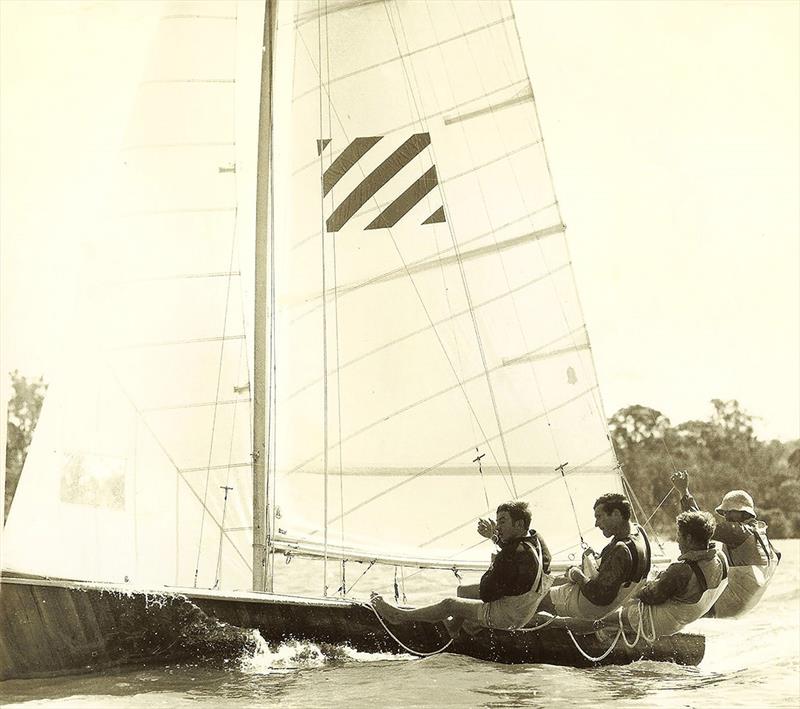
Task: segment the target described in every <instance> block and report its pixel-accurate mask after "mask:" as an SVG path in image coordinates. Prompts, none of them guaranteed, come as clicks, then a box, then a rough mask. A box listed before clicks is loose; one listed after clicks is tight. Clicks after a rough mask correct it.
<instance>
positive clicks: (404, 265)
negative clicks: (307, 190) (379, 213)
mask: <svg viewBox="0 0 800 709" xmlns="http://www.w3.org/2000/svg"><path fill="white" fill-rule="evenodd" d="M299 38H300V41H301V42H302V44H303V48H304V49H305V51H306V54H307V55H308V57H309V60H310V61H311V62H312V64H313V60H314V56H313V54H312V53H311V51H310V50H309V48H308V45H307V44H306V42H305V39H304V38H303V37H302V35H299ZM331 113H332V115H335V116H336V119H337V122H338V123H339V125H340V127H341V128H342V129H343V130H344V125H343V123H342V120H341V118H340V117H339V115H338V112H337V111H336V107H335V106H333V104H331ZM343 137H344V138H345V140H346V139H347V135H346V133H344V134H343ZM358 169H359V170H361V171H362V175H363V168H362V167H361V166H359V167H358ZM373 200H374V197H373ZM386 231H387V233H388V235H389V237H390V238H391V240H392V244H393V246H394V248H395V251H396V252H397V255H398V258H399V259H400V262H401V264H402V268H403V269H404V271H405V273H406V275H407V277H408V278H409V281H410V283H411V286H412V288H413V290H414V293H415V295H416V297H417V300H418V302H419V304H420V307H421V308H422V310H423V312H424V314H425V317H426V319H427V321H428V323H429V324H430V325H431V329H432V331H433V333H434V336H435V337H436V340H437V342H438V344H439V347H440V348H441V350H442V354H443V356H444V358H445V361H446V362H447V364H448V366H449V368H450V370H451V372H452V373H453V375H454V377H455V379H456V382H457V386H458V387H459V389H460V390H461V393H462V394H463V396H464V400H465V402H466V404H467V406H468V407H469V409H470V411H471V413H472V416H473V418H474V419H475V422H476V424H477V426H478V427H479V429H480V431H481V435H482V436H483V438H484V441H485V442H486V444H487V447H488V448H489V451H490V452H491V454H492V457H493V458H494V459H495V464H496V465H497V467H498V469H500V470H502V467H501V466H500V464H499V462H498V461H497V456H496V454H495V452H494V449H493V448H492V446H491V444H489V443H488V441H489V438H488V436H487V435H486V433H485V431H484V430H483V426H482V424H481V423H480V419H479V418H478V416H477V413H476V412H475V409H474V408H473V406H472V401H471V400H470V398H469V397H468V396H467V393H466V390H465V389H464V386H463V383H462V382H461V381H460V378H459V377H458V374H457V372H456V370H455V367H454V365H453V362H452V360H451V358H450V356H449V355H448V353H447V349H446V348H445V346H444V342H443V341H442V337H441V334H440V333H439V332H438V330H437V328H436V327H434V325H433V319H432V318H431V315H430V312H429V310H428V308H427V306H426V305H425V301H424V299H423V298H422V294H421V293H420V291H419V287H418V285H417V283H416V282H415V280H414V278H413V277H412V276H411V273H410V272H409V267H408V264H407V262H406V261H405V259H404V258H403V255H402V252H401V251H400V248H399V246H398V244H397V240H396V239H395V238H394V235H393V234H392V230H391V228H388V229H387V230H386ZM323 297H324V296H323Z"/></svg>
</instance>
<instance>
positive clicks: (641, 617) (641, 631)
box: [617, 601, 656, 647]
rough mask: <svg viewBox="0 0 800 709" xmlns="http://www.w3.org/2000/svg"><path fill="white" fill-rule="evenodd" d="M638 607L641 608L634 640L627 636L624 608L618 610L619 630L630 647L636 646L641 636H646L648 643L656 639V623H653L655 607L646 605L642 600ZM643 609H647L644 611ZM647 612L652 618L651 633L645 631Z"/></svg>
mask: <svg viewBox="0 0 800 709" xmlns="http://www.w3.org/2000/svg"><path fill="white" fill-rule="evenodd" d="M637 607H638V609H639V622H638V623H637V626H636V637H635V638H634V640H633V642H628V638H627V637H626V636H625V629H624V627H623V623H622V608H620V609H619V611H618V612H617V618H618V621H619V630H620V633H621V634H622V640H623V642H624V643H625V644H626V645H627V646H628V647H634V646H635V645H636V643H638V642H639V638H644V640H646V641H647V642H648V643H653V642H655V640H656V630H655V625H654V624H653V607H652V606H645V605H644V603H642V602H641V601H639V602H638V604H637ZM643 609H646V611H644V610H643ZM645 612H647V614H648V617H649V618H650V635H649V636H648V634H647V633H646V632H645V629H644V615H645Z"/></svg>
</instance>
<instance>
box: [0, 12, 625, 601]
mask: <svg viewBox="0 0 800 709" xmlns="http://www.w3.org/2000/svg"><path fill="white" fill-rule="evenodd" d="M263 15H264V8H263V6H262V7H259V6H258V4H250V3H240V4H239V5H236V4H233V3H227V2H219V3H205V2H203V3H180V4H178V5H176V6H174V7H173V8H171V9H169V10H168V11H167V12H166V14H165V17H164V19H163V20H162V22H161V24H160V27H159V34H158V36H157V37H156V39H155V43H154V54H153V57H154V59H153V62H152V63H151V65H150V68H149V69H148V74H147V76H146V77H145V80H144V81H143V82H142V84H141V86H140V87H139V92H138V96H137V101H136V110H135V113H134V116H133V120H132V125H131V130H130V132H129V138H128V144H127V146H126V149H125V150H123V152H122V157H121V167H122V169H123V172H124V175H123V180H122V181H121V182H120V189H119V197H120V201H119V203H118V204H117V205H115V208H114V213H113V215H112V218H111V220H110V221H109V226H108V228H107V229H106V230H105V231H104V232H103V235H102V239H101V241H100V243H99V244H98V248H97V253H96V259H95V261H96V265H97V267H96V268H93V269H92V268H90V269H88V270H87V274H88V276H87V279H86V288H85V292H84V298H83V311H82V312H83V313H84V315H83V316H82V318H81V320H80V329H76V331H75V333H74V343H75V347H74V350H75V351H74V352H68V353H65V355H69V358H68V359H69V363H68V364H66V365H65V368H64V377H63V378H61V379H60V380H59V382H56V383H54V384H53V386H52V387H51V389H50V391H49V392H48V396H47V400H46V403H45V407H44V412H43V414H42V420H41V422H40V425H39V427H38V429H37V433H36V436H35V440H34V444H33V446H32V449H31V452H30V455H29V458H28V461H27V462H26V466H25V471H24V474H23V477H22V480H21V482H20V486H19V488H18V491H17V495H16V499H15V501H14V505H13V507H12V511H11V514H10V517H9V520H8V525H7V528H6V531H7V534H6V560H5V561H6V565H7V567H8V568H11V569H14V570H18V571H26V572H29V573H38V574H44V575H50V576H61V577H68V578H81V579H90V580H102V581H121V580H123V579H125V578H126V577H127V578H128V579H130V580H131V581H135V582H137V583H141V584H156V585H198V586H202V587H212V586H218V587H221V588H247V587H249V585H250V578H251V573H252V568H251V567H252V564H251V558H252V557H251V551H250V547H251V544H252V540H253V535H252V499H253V498H252V487H253V482H252V478H253V474H252V459H251V451H252V436H251V433H252V431H251V429H252V402H251V394H250V392H251V382H252V373H251V368H252V364H251V362H250V361H249V358H250V350H249V343H250V342H251V341H252V337H251V334H252V331H253V327H254V324H253V323H252V321H251V319H250V318H251V315H250V314H251V312H252V307H251V301H252V291H251V289H250V285H249V284H250V283H251V282H252V273H253V266H252V262H251V261H252V255H251V254H252V252H253V245H252V242H253V232H254V223H255V216H254V215H255V208H256V204H255V182H256V180H255V164H256V157H255V156H256V150H257V120H258V103H259V85H258V84H259V69H260V63H261V51H260V48H261V36H262V32H261V23H262V22H263ZM274 67H275V73H274V85H273V92H272V100H273V112H274V126H273V132H272V134H273V144H272V175H271V177H272V192H271V209H272V212H273V214H272V218H273V232H272V238H271V239H270V244H271V250H270V254H269V258H270V259H271V261H270V266H271V268H270V273H271V274H272V277H271V279H270V294H269V310H270V318H269V322H268V323H266V324H263V325H262V324H260V325H259V326H263V327H267V328H268V333H269V342H270V362H269V366H270V387H271V388H270V395H269V400H270V414H269V424H268V425H269V431H268V433H269V436H268V439H269V454H268V466H267V467H268V472H269V476H270V496H271V503H270V508H269V515H270V519H271V522H272V524H271V527H272V530H273V535H272V539H271V540H270V543H271V544H272V545H273V549H276V550H289V551H291V552H292V553H298V554H306V555H310V556H314V557H322V558H327V557H330V558H337V559H338V558H342V559H362V560H378V561H383V562H384V563H389V564H407V565H410V566H414V565H431V566H441V567H444V568H447V567H452V566H463V567H466V566H474V565H477V564H480V563H482V562H483V563H485V562H486V560H487V557H488V553H489V551H490V549H489V544H488V543H481V540H480V538H478V537H477V535H476V534H475V519H476V517H477V516H479V515H485V514H488V513H489V512H490V511H491V510H492V509H493V508H494V507H495V506H496V505H497V504H499V503H500V502H502V501H504V500H508V499H512V498H520V499H524V500H528V501H529V502H530V503H531V507H532V510H533V513H534V526H535V527H536V528H537V529H538V530H539V531H540V532H541V533H542V534H543V535H544V537H545V538H546V539H547V541H548V543H549V545H550V547H551V549H552V551H553V552H555V554H556V558H557V560H560V561H562V562H563V561H565V560H566V559H567V558H568V556H569V555H570V554H574V553H575V552H576V551H578V549H579V543H580V541H581V535H583V536H584V537H585V538H586V540H587V541H592V534H591V530H592V528H593V516H592V506H591V503H592V501H593V500H594V498H595V497H597V496H598V495H599V494H601V493H603V492H608V491H621V490H622V484H621V480H620V477H619V474H618V471H617V470H616V460H615V457H614V454H613V451H612V449H611V445H610V442H609V439H608V435H607V431H606V424H605V416H604V413H603V410H602V404H601V401H600V395H599V391H598V387H597V381H596V375H595V369H594V365H593V362H592V357H591V350H590V346H589V339H588V335H587V332H586V326H585V323H584V318H583V315H582V312H581V308H580V304H579V300H578V296H577V291H576V288H575V284H574V280H573V272H572V267H571V262H570V256H569V252H568V249H567V243H566V239H565V234H564V225H563V223H562V219H561V215H560V212H559V208H558V203H557V199H556V196H555V193H554V190H553V186H552V180H551V177H550V173H549V167H548V164H547V158H546V154H545V151H544V144H543V141H542V136H541V131H540V127H539V122H538V117H537V114H536V106H535V102H534V97H533V92H532V89H531V85H530V82H529V79H528V74H527V71H526V68H525V64H524V58H523V55H522V52H521V49H520V43H519V39H518V36H517V32H516V27H515V24H514V16H513V8H512V6H511V5H510V4H509V3H507V2H495V1H487V0H478V1H475V2H448V1H444V0H442V1H439V2H431V3H422V2H403V1H397V2H392V1H386V2H383V1H367V0H342V1H341V2H331V1H330V0H329V1H328V2H318V1H317V0H309V1H308V2H288V1H287V2H281V3H279V4H278V15H277V36H276V49H275V57H274ZM86 313H91V317H89V316H87V315H86ZM476 459H480V460H479V462H478V461H476ZM45 520H46V524H45ZM587 535H588V536H587ZM594 541H598V539H597V538H594ZM279 585H280V578H279V577H278V578H276V587H279Z"/></svg>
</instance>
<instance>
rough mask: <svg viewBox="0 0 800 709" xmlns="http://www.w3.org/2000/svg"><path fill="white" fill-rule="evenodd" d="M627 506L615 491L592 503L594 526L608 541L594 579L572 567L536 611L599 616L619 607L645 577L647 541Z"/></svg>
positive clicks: (570, 615)
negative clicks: (632, 519)
mask: <svg viewBox="0 0 800 709" xmlns="http://www.w3.org/2000/svg"><path fill="white" fill-rule="evenodd" d="M630 517H631V505H630V503H629V502H628V500H627V499H625V497H624V496H623V495H620V494H619V493H607V494H605V495H601V496H600V497H598V498H597V500H596V501H595V503H594V518H595V526H596V527H598V528H599V529H600V531H601V532H602V533H603V536H604V537H606V538H610V539H611V541H610V542H609V543H608V544H607V545H606V546H605V547H604V549H603V551H602V552H601V553H600V564H599V567H598V569H597V575H596V576H595V577H594V578H590V577H589V576H587V575H586V574H585V573H584V572H583V571H582V570H581V569H579V568H577V567H572V568H570V569H569V570H568V571H567V574H566V576H565V577H563V578H560V579H556V580H555V581H554V582H553V587H552V588H551V589H550V593H549V594H548V596H547V597H546V598H545V599H544V600H543V601H542V603H541V604H540V607H539V610H541V611H547V612H549V613H553V614H556V615H559V616H569V617H571V618H589V619H597V618H602V617H603V616H604V615H606V614H607V613H609V612H611V611H613V610H615V609H616V608H619V606H621V605H622V603H623V602H624V601H625V600H626V599H627V598H628V597H630V596H631V595H632V594H633V593H634V592H635V591H636V590H637V588H638V586H639V584H640V582H641V581H642V580H643V579H646V578H647V574H648V573H649V571H650V543H649V541H648V539H647V536H646V535H645V532H644V530H643V529H642V528H641V527H639V526H638V525H637V524H634V523H632V522H631V519H630Z"/></svg>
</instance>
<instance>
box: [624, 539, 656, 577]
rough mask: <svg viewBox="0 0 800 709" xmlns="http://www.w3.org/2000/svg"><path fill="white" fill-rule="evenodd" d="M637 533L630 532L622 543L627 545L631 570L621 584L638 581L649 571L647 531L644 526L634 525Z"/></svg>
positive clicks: (649, 559)
mask: <svg viewBox="0 0 800 709" xmlns="http://www.w3.org/2000/svg"><path fill="white" fill-rule="evenodd" d="M636 529H637V530H638V531H639V534H632V535H631V536H630V537H628V538H627V539H625V540H623V542H622V543H623V544H624V545H625V546H626V547H627V549H628V553H629V554H630V555H631V561H632V562H633V563H632V564H631V570H630V572H629V573H628V576H627V578H626V579H625V582H624V583H623V584H622V585H623V586H630V584H632V583H638V582H639V581H642V580H643V579H646V578H647V574H649V573H650V563H651V558H650V557H651V555H650V540H649V539H648V538H647V533H646V532H645V531H644V527H640V526H639V525H638V524H637V525H636Z"/></svg>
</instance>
